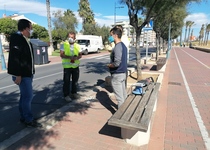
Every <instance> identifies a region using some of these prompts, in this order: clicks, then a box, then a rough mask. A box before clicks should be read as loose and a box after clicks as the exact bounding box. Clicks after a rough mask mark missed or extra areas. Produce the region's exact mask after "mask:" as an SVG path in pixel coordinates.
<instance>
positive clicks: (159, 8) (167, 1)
mask: <svg viewBox="0 0 210 150" xmlns="http://www.w3.org/2000/svg"><path fill="white" fill-rule="evenodd" d="M192 1H193V2H200V1H201V0H120V2H121V3H124V4H126V5H127V7H128V15H129V20H130V25H131V26H133V27H134V29H135V31H136V41H139V39H140V35H141V31H142V28H143V27H144V26H145V25H146V24H147V23H149V21H150V19H151V18H156V17H157V16H158V15H160V14H161V13H164V12H167V10H170V9H172V8H173V7H175V6H183V5H187V4H188V3H189V2H192ZM138 15H143V16H144V21H143V23H142V24H138V18H139V17H138ZM136 58H137V60H136V65H137V80H140V79H141V78H142V72H141V56H140V47H139V42H137V44H136Z"/></svg>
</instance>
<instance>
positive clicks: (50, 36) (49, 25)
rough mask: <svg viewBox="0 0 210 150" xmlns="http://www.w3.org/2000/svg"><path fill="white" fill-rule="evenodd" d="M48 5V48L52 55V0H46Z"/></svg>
mask: <svg viewBox="0 0 210 150" xmlns="http://www.w3.org/2000/svg"><path fill="white" fill-rule="evenodd" d="M46 7H47V22H48V34H49V38H50V47H49V48H48V54H49V55H52V52H53V51H54V49H53V41H52V32H51V31H52V28H51V15H50V0H46Z"/></svg>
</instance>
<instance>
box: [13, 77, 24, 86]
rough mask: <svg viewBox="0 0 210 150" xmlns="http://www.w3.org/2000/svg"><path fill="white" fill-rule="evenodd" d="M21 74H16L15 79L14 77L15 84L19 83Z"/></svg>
mask: <svg viewBox="0 0 210 150" xmlns="http://www.w3.org/2000/svg"><path fill="white" fill-rule="evenodd" d="M21 79H22V78H21V76H16V79H15V81H14V82H15V84H17V85H19V84H20V82H21Z"/></svg>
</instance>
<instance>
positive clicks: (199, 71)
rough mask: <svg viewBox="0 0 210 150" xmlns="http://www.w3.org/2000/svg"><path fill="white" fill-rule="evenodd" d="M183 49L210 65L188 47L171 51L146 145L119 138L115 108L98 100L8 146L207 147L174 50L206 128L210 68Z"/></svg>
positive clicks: (209, 124)
mask: <svg viewBox="0 0 210 150" xmlns="http://www.w3.org/2000/svg"><path fill="white" fill-rule="evenodd" d="M184 51H186V52H187V53H190V54H191V55H193V56H196V58H197V59H199V60H202V62H203V63H204V64H206V65H208V66H210V60H209V54H207V53H203V52H199V51H195V50H190V49H189V48H183V49H180V48H175V50H172V51H171V54H170V57H169V59H168V62H167V66H166V70H165V73H164V78H163V81H162V85H161V90H160V92H159V96H158V103H157V110H156V112H155V113H154V115H153V123H152V128H151V137H150V141H149V144H148V145H144V146H140V147H137V146H132V145H129V144H127V143H125V142H124V140H123V139H121V138H120V129H119V128H117V127H112V126H108V125H107V124H106V123H107V120H108V119H109V118H110V117H111V115H112V114H111V112H109V111H108V110H107V109H105V108H104V106H102V105H101V104H100V103H98V102H94V103H91V104H92V105H91V107H90V108H87V109H85V110H83V111H80V112H75V111H72V110H71V108H69V110H68V111H67V112H66V117H65V118H64V119H63V120H62V121H60V122H59V123H58V124H57V125H55V126H54V127H53V128H51V129H49V130H35V131H34V132H33V133H31V134H30V135H28V136H26V137H24V138H23V139H21V140H20V141H18V142H17V143H15V144H13V145H12V146H10V147H9V148H8V150H10V149H11V150H14V149H18V150H26V149H30V150H39V149H40V150H49V149H55V150H146V149H148V150H197V149H199V150H205V149H206V148H205V144H204V141H203V139H202V136H201V132H200V129H199V127H198V124H197V121H196V119H195V115H194V112H193V109H192V106H191V103H190V100H189V97H188V94H187V91H186V88H185V85H184V80H183V78H182V75H181V73H180V69H179V66H178V62H177V60H176V56H175V52H176V53H177V56H178V58H179V61H180V63H181V66H182V69H183V71H184V74H185V76H186V79H187V82H188V84H189V87H190V90H191V92H192V94H193V98H194V100H195V103H196V105H197V108H198V110H199V112H200V115H201V117H202V119H203V121H204V125H205V126H206V128H207V131H210V117H209V110H210V105H209V99H210V98H209V97H210V85H205V84H204V83H210V76H209V74H210V69H206V68H205V67H204V66H203V65H201V64H199V63H198V62H197V61H196V60H195V59H192V57H190V56H189V55H187V54H186V53H185V52H184ZM207 55H208V56H207ZM201 58H204V59H201ZM206 58H208V59H206ZM57 59H58V58H57Z"/></svg>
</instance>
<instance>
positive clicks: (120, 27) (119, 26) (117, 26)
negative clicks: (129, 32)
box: [115, 25, 123, 32]
mask: <svg viewBox="0 0 210 150" xmlns="http://www.w3.org/2000/svg"><path fill="white" fill-rule="evenodd" d="M115 27H116V28H119V29H121V30H122V32H123V27H122V26H121V25H116V26H115Z"/></svg>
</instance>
